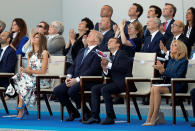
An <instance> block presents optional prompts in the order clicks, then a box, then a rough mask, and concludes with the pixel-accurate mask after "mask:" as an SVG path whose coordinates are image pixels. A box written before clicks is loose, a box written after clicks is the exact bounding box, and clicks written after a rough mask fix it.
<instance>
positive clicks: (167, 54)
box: [165, 51, 169, 60]
mask: <svg viewBox="0 0 195 131" xmlns="http://www.w3.org/2000/svg"><path fill="white" fill-rule="evenodd" d="M165 59H166V60H169V51H167V53H166V55H165Z"/></svg>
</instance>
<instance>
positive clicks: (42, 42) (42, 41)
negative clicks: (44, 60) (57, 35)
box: [28, 33, 47, 59]
mask: <svg viewBox="0 0 195 131" xmlns="http://www.w3.org/2000/svg"><path fill="white" fill-rule="evenodd" d="M36 35H39V36H40V42H39V50H38V58H39V59H40V58H41V55H42V53H43V51H44V50H47V39H46V37H45V35H43V34H41V33H35V34H34V36H33V38H34V37H35V36H36ZM33 53H35V50H34V44H33V43H32V51H31V52H29V53H28V57H29V58H30V57H31V56H32V55H33Z"/></svg>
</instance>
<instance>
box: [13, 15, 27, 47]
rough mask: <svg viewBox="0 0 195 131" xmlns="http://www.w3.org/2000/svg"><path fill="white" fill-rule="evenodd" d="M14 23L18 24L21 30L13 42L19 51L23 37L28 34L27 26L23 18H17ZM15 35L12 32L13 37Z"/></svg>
mask: <svg viewBox="0 0 195 131" xmlns="http://www.w3.org/2000/svg"><path fill="white" fill-rule="evenodd" d="M13 22H16V24H17V26H18V27H19V28H20V31H19V32H18V34H17V36H16V38H15V39H14V41H13V42H12V45H13V46H14V47H15V48H16V49H17V48H18V45H19V42H20V40H21V39H22V37H23V36H26V34H27V26H26V23H25V21H24V20H23V19H22V18H15V19H14V20H13V21H12V24H13ZM10 32H12V27H11V29H10ZM13 33H14V32H12V35H13Z"/></svg>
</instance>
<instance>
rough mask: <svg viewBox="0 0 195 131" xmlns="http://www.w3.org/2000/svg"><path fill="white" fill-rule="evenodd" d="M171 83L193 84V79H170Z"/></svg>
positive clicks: (194, 81) (194, 80)
mask: <svg viewBox="0 0 195 131" xmlns="http://www.w3.org/2000/svg"><path fill="white" fill-rule="evenodd" d="M171 82H188V83H195V79H193V78H172V79H171Z"/></svg>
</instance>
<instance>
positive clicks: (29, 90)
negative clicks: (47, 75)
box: [6, 53, 51, 105]
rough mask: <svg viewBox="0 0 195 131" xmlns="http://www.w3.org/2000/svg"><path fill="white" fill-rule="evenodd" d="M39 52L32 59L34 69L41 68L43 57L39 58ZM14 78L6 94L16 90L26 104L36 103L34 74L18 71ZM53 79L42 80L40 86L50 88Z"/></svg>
mask: <svg viewBox="0 0 195 131" xmlns="http://www.w3.org/2000/svg"><path fill="white" fill-rule="evenodd" d="M37 55H38V54H37V53H34V54H33V55H32V56H31V57H30V59H29V63H30V67H31V68H32V70H41V64H42V63H41V59H38V57H37ZM11 79H12V80H13V85H12V84H10V85H9V86H8V88H7V90H6V94H8V95H11V96H12V95H14V94H15V92H17V94H19V95H20V96H21V97H22V99H23V101H24V103H25V104H26V105H35V103H36V96H35V91H36V77H35V75H34V74H32V75H29V74H26V73H23V72H19V73H17V74H16V75H15V76H13V77H12V78H11ZM50 83H51V80H47V79H45V80H41V81H40V87H41V88H42V87H43V88H49V87H50Z"/></svg>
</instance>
